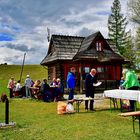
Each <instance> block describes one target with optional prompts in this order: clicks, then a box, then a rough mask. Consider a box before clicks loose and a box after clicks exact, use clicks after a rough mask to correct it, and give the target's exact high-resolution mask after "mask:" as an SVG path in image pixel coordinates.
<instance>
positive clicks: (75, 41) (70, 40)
mask: <svg viewBox="0 0 140 140" xmlns="http://www.w3.org/2000/svg"><path fill="white" fill-rule="evenodd" d="M83 40H84V37H78V36H64V35H52V37H51V41H50V45H49V50H48V54H47V56H46V57H45V58H44V59H43V60H42V62H41V65H44V64H46V63H49V62H52V61H56V60H72V59H73V57H74V56H75V55H76V53H77V52H78V50H79V48H80V46H81V43H82V41H83Z"/></svg>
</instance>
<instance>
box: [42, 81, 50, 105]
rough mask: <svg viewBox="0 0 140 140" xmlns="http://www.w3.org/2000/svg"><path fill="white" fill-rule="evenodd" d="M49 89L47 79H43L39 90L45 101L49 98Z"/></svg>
mask: <svg viewBox="0 0 140 140" xmlns="http://www.w3.org/2000/svg"><path fill="white" fill-rule="evenodd" d="M49 89H50V86H49V84H47V79H43V82H42V84H41V87H40V92H41V94H42V97H43V100H44V101H45V102H48V101H50V100H51V93H50V91H49Z"/></svg>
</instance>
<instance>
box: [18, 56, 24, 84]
mask: <svg viewBox="0 0 140 140" xmlns="http://www.w3.org/2000/svg"><path fill="white" fill-rule="evenodd" d="M25 55H26V53H24V58H23V63H22V67H21V73H20V78H19V79H20V82H21V78H22V72H23V67H24V62H25Z"/></svg>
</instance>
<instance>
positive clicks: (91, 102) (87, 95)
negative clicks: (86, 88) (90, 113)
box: [85, 92, 94, 110]
mask: <svg viewBox="0 0 140 140" xmlns="http://www.w3.org/2000/svg"><path fill="white" fill-rule="evenodd" d="M86 97H91V98H94V92H92V93H91V94H90V95H89V94H87V93H86ZM88 102H89V101H85V109H87V110H88ZM93 104H94V100H90V105H89V107H90V110H93Z"/></svg>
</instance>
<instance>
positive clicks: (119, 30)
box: [108, 0, 127, 55]
mask: <svg viewBox="0 0 140 140" xmlns="http://www.w3.org/2000/svg"><path fill="white" fill-rule="evenodd" d="M111 12H112V13H111V14H110V16H109V18H108V29H109V33H108V35H109V38H110V39H111V40H112V41H113V43H114V44H115V45H116V47H117V49H118V51H119V52H120V54H122V55H123V54H124V53H125V46H126V43H127V42H126V38H127V33H126V32H125V30H126V25H127V21H126V17H124V16H123V14H121V13H120V12H121V4H120V1H119V0H114V2H113V6H112V7H111Z"/></svg>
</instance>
